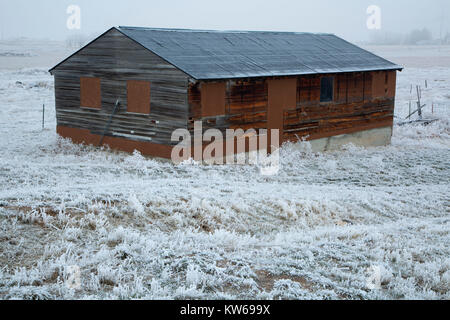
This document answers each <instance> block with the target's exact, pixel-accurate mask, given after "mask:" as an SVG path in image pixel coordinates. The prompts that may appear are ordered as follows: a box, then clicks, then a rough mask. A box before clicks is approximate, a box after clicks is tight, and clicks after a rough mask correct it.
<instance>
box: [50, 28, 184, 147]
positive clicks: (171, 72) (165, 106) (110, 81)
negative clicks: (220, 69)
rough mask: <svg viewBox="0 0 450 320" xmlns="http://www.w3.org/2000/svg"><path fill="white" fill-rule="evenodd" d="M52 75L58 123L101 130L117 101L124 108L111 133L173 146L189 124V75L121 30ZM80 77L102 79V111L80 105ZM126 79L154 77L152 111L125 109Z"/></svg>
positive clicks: (151, 82)
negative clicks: (174, 136) (177, 131)
mask: <svg viewBox="0 0 450 320" xmlns="http://www.w3.org/2000/svg"><path fill="white" fill-rule="evenodd" d="M53 74H54V76H55V99H56V117H57V124H58V126H63V127H70V128H79V129H87V130H90V132H91V133H93V134H102V133H103V131H104V129H105V126H106V124H107V122H108V120H109V117H110V115H111V113H112V110H113V108H114V105H115V102H116V100H117V99H119V100H120V103H121V107H120V110H119V112H118V113H117V114H116V115H115V116H114V118H113V121H112V124H111V127H110V129H109V131H108V132H107V135H109V136H126V137H127V138H128V139H133V140H138V141H151V142H152V143H159V144H173V143H171V142H170V138H171V134H172V132H173V131H174V130H175V129H177V128H185V127H186V126H187V118H188V102H187V91H188V82H189V80H188V79H189V77H188V76H187V75H186V74H184V73H183V72H181V71H180V70H178V69H177V68H175V67H174V66H172V65H171V64H169V63H167V62H166V61H164V60H163V59H161V58H160V57H158V56H157V55H154V54H153V53H151V52H150V51H148V50H146V49H144V48H143V47H142V46H140V45H139V44H137V43H135V42H134V41H132V40H131V39H129V38H127V37H126V36H124V35H122V34H121V33H120V32H119V31H117V30H114V29H112V30H110V31H108V32H107V33H106V34H105V35H103V36H102V37H100V38H98V39H97V40H96V41H94V42H93V43H91V44H90V45H89V46H87V47H85V48H84V49H82V50H81V51H79V52H78V53H76V54H75V55H74V56H72V57H70V58H69V59H67V60H66V61H64V62H63V63H62V64H60V65H59V66H57V67H56V68H55V69H54V70H53ZM81 77H97V78H100V79H101V99H102V100H101V110H95V109H89V108H81V107H80V78H81ZM128 80H144V81H150V84H151V99H150V101H151V111H150V114H148V115H146V114H136V113H127V81H128Z"/></svg>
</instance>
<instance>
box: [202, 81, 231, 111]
mask: <svg viewBox="0 0 450 320" xmlns="http://www.w3.org/2000/svg"><path fill="white" fill-rule="evenodd" d="M225 88H226V83H225V82H214V83H202V85H201V106H202V116H203V117H213V116H220V115H224V114H225Z"/></svg>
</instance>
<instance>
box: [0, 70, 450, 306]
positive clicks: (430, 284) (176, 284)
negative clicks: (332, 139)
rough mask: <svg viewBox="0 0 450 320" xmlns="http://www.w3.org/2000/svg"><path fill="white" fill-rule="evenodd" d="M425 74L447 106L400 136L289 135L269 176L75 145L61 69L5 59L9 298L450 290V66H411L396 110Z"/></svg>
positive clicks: (334, 295)
mask: <svg viewBox="0 0 450 320" xmlns="http://www.w3.org/2000/svg"><path fill="white" fill-rule="evenodd" d="M424 78H426V79H428V81H429V88H428V89H427V90H426V92H424V100H425V101H427V103H430V102H428V101H432V100H433V101H434V102H435V103H436V104H437V105H438V107H437V108H436V109H435V113H434V114H433V115H429V114H426V115H427V116H430V117H431V116H433V117H436V118H438V119H439V121H437V122H435V123H433V124H431V125H429V126H426V127H423V126H415V125H405V126H401V127H400V126H395V128H394V136H393V141H392V145H390V146H387V147H378V148H367V149H366V148H360V147H356V146H351V145H349V146H347V147H346V148H344V150H342V151H336V152H329V153H322V154H316V153H313V152H311V149H310V145H309V144H308V143H306V142H302V143H301V144H302V150H300V151H299V150H296V151H294V149H293V146H292V144H286V145H285V146H284V148H283V149H282V151H281V162H282V163H281V165H282V169H281V170H280V172H279V174H277V175H274V176H263V175H261V174H260V173H259V171H258V168H255V167H254V166H202V165H199V164H196V163H193V162H186V163H183V164H181V165H178V166H175V165H172V164H171V163H168V162H160V161H157V160H153V159H149V158H146V157H143V156H142V155H140V154H139V153H138V152H135V153H134V154H125V153H119V152H114V151H110V150H107V149H103V150H101V149H96V148H94V147H90V146H79V145H74V144H72V143H71V142H70V141H68V140H64V139H61V138H58V137H57V135H56V133H55V131H56V123H55V111H54V98H53V89H52V88H53V82H52V78H51V77H50V76H49V75H48V74H47V73H46V72H45V70H40V69H28V70H19V71H7V72H2V73H1V74H0V96H1V98H2V108H0V134H1V139H0V148H1V150H2V152H1V153H0V163H1V170H0V186H1V187H0V298H3V299H51V298H57V299H73V298H85V299H142V298H146V299H164V298H169V299H173V298H193V299H205V298H208V299H215V298H220V299H241V298H249V299H252V298H256V299H304V298H308V299H309V298H311V299H322V298H331V299H343V298H351V299H398V298H400V299H416V298H417V299H449V298H450V293H449V291H450V288H449V280H450V259H449V257H450V248H449V247H450V246H449V244H450V238H449V222H450V218H449V194H450V188H449V180H450V179H449V178H450V170H449V158H450V157H449V156H450V153H449V150H450V139H449V138H450V137H449V134H450V132H449V130H450V126H449V105H450V96H449V89H450V80H449V79H450V67H449V68H441V69H438V70H437V69H435V70H433V69H431V70H428V69H427V70H424V69H412V70H405V71H404V72H403V73H401V74H400V75H399V83H398V86H399V89H398V97H397V105H396V106H397V108H396V115H398V116H399V117H400V116H401V117H404V115H405V113H406V112H407V108H408V100H409V89H408V88H409V86H410V84H411V83H413V81H416V80H417V81H419V80H420V81H421V80H423V79H424ZM435 80H436V81H435ZM18 82H20V83H18ZM43 102H45V104H46V119H47V120H46V129H45V130H41V116H42V115H41V108H42V103H43ZM405 108H406V109H405ZM426 112H428V111H426ZM69 266H78V267H79V268H80V272H81V274H80V277H81V279H80V280H81V287H80V288H79V289H73V288H69V287H68V286H67V282H66V280H67V278H68V277H69V276H70V274H68V273H67V270H68V269H67V268H68V267H69ZM371 267H377V268H378V270H380V272H381V274H380V280H381V283H380V285H381V289H380V290H371V289H369V288H368V287H367V279H368V277H369V276H370V275H369V274H368V272H367V270H368V269H370V268H371Z"/></svg>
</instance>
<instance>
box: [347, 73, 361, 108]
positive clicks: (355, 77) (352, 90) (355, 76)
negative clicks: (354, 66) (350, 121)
mask: <svg viewBox="0 0 450 320" xmlns="http://www.w3.org/2000/svg"><path fill="white" fill-rule="evenodd" d="M347 83H348V96H347V101H348V102H349V103H353V102H362V101H363V98H364V95H363V93H364V77H363V74H362V73H359V72H357V73H351V74H350V76H349V78H348V82H347Z"/></svg>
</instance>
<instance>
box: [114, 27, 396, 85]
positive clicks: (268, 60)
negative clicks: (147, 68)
mask: <svg viewBox="0 0 450 320" xmlns="http://www.w3.org/2000/svg"><path fill="white" fill-rule="evenodd" d="M118 30H119V31H120V32H122V33H123V34H124V35H126V36H127V37H129V38H131V39H132V40H134V41H136V42H138V43H139V44H141V45H142V46H143V47H145V48H147V49H148V50H150V51H152V52H153V53H155V54H157V55H158V56H160V57H161V58H163V59H164V60H166V61H168V62H169V63H171V64H173V65H174V66H176V67H177V68H179V69H180V70H182V71H183V72H185V73H187V74H188V75H190V76H192V77H193V78H195V79H198V80H207V79H224V78H225V79H229V78H246V77H267V76H287V75H301V74H317V73H339V72H356V71H373V70H401V69H402V67H401V66H399V65H396V64H394V63H392V62H390V61H387V60H386V59H383V58H381V57H379V56H376V55H375V54H373V53H370V52H368V51H366V50H364V49H361V48H359V47H357V46H355V45H353V44H351V43H349V42H347V41H345V40H343V39H341V38H339V37H337V36H335V35H333V34H316V33H296V32H263V31H208V30H204V31H203V30H184V29H155V28H139V27H119V28H118Z"/></svg>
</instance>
